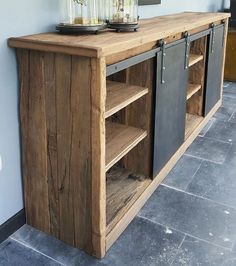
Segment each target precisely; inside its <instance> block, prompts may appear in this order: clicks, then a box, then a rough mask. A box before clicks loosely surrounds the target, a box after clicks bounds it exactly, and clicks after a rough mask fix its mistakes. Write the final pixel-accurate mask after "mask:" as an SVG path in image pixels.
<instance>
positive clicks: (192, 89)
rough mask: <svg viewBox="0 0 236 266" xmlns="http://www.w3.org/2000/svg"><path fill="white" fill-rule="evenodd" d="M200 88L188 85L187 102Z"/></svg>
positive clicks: (196, 85) (198, 85) (195, 85)
mask: <svg viewBox="0 0 236 266" xmlns="http://www.w3.org/2000/svg"><path fill="white" fill-rule="evenodd" d="M201 88H202V86H201V85H200V84H189V85H188V89H187V100H189V99H190V98H191V97H192V96H193V95H194V94H195V93H197V92H198V91H199V90H200V89H201Z"/></svg>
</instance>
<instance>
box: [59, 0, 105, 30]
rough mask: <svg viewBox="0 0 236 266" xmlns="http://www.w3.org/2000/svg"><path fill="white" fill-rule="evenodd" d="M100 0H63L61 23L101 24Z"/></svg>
mask: <svg viewBox="0 0 236 266" xmlns="http://www.w3.org/2000/svg"><path fill="white" fill-rule="evenodd" d="M98 11H99V0H61V21H60V22H61V23H62V24H69V25H80V26H81V25H82V26H83V25H85V26H90V25H99V24H103V21H101V20H99V17H98Z"/></svg>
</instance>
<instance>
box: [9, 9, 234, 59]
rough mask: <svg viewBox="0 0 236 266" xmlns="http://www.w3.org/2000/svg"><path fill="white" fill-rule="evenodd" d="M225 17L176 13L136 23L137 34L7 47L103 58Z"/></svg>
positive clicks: (36, 40) (16, 41)
mask: <svg viewBox="0 0 236 266" xmlns="http://www.w3.org/2000/svg"><path fill="white" fill-rule="evenodd" d="M229 16H230V15H229V14H227V13H190V12H188V13H180V14H173V15H168V16H162V17H157V18H152V19H147V20H144V21H140V29H139V30H138V31H137V32H131V33H129V38H127V33H120V34H117V33H116V32H114V31H110V30H107V31H104V32H101V33H100V34H98V35H81V36H67V35H60V34H57V33H44V34H38V35H31V36H26V37H21V38H11V39H10V40H9V45H10V46H12V47H21V48H23V47H24V48H28V49H38V50H43V51H56V52H61V53H71V54H78V55H84V56H94V57H103V56H104V57H107V56H110V55H112V54H118V53H121V52H125V51H126V50H127V47H129V49H133V48H136V47H139V46H140V45H145V44H148V43H151V42H154V41H156V40H160V39H163V38H167V37H169V36H172V35H175V34H178V33H180V32H185V31H191V30H193V29H196V28H198V27H201V26H204V25H209V24H211V23H212V22H215V21H220V20H223V19H226V18H228V17H229Z"/></svg>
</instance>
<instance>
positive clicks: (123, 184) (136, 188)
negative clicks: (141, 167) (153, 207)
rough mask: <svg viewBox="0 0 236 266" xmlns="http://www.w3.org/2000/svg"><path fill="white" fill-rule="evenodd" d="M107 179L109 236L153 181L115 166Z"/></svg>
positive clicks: (107, 231)
mask: <svg viewBox="0 0 236 266" xmlns="http://www.w3.org/2000/svg"><path fill="white" fill-rule="evenodd" d="M106 178H107V183H106V184H107V201H106V203H107V205H106V208H107V219H106V220H107V230H106V233H107V234H109V233H110V232H111V230H112V229H113V228H114V226H115V225H116V224H117V223H118V222H119V221H120V219H121V218H122V217H123V216H124V214H125V213H126V212H127V211H128V209H129V208H130V207H131V206H132V205H133V204H134V203H135V201H136V200H137V199H138V198H139V197H140V195H141V194H142V193H143V191H144V190H145V189H146V188H147V186H148V185H149V184H150V183H151V179H147V178H146V177H145V176H142V175H138V174H135V173H132V172H131V171H129V170H127V169H125V168H121V167H117V166H114V167H112V168H111V169H110V170H109V171H108V172H107V175H106Z"/></svg>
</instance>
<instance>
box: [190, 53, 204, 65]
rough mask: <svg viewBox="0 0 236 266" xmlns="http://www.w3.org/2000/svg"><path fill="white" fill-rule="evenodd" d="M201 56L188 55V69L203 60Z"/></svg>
mask: <svg viewBox="0 0 236 266" xmlns="http://www.w3.org/2000/svg"><path fill="white" fill-rule="evenodd" d="M203 58H204V57H203V55H198V54H190V57H189V67H191V66H193V65H195V64H197V63H198V62H200V61H202V60H203Z"/></svg>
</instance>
